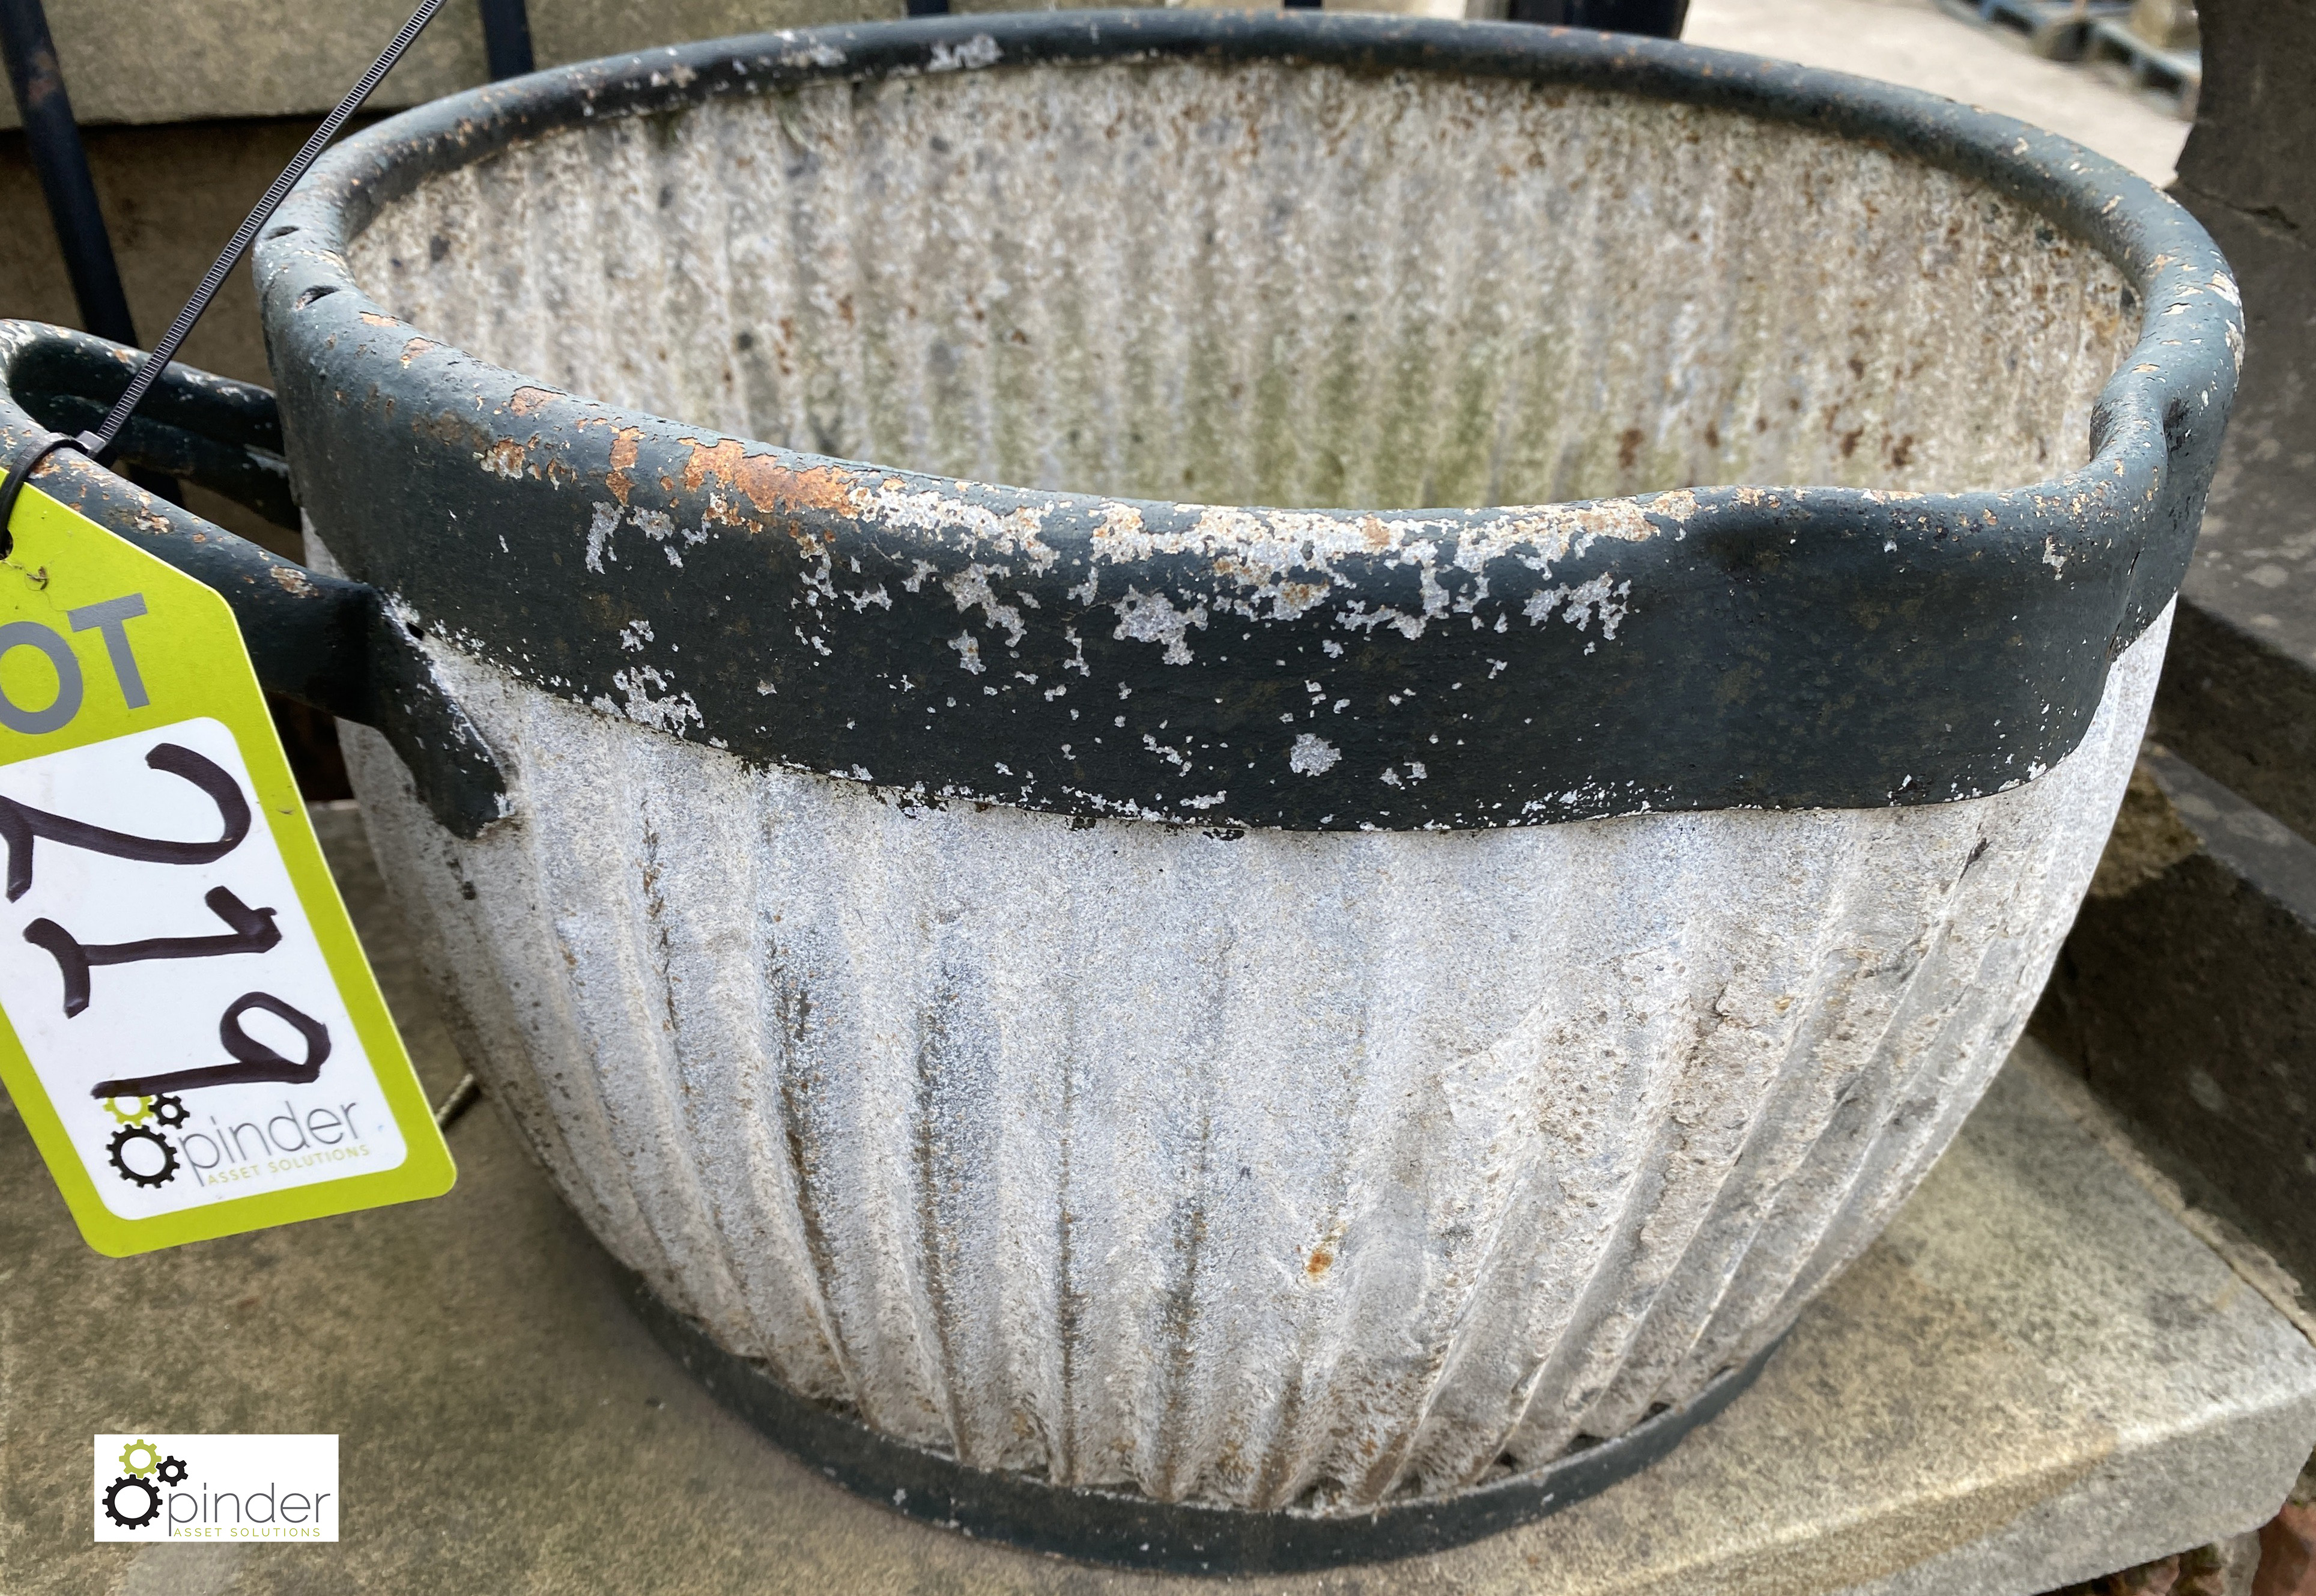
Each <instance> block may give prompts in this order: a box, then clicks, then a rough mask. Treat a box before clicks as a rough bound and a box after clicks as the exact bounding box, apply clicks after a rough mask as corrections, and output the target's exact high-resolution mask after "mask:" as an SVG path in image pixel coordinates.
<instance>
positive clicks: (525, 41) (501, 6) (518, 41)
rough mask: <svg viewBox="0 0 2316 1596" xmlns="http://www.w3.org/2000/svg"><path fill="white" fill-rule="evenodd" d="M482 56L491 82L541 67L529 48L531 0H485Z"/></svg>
mask: <svg viewBox="0 0 2316 1596" xmlns="http://www.w3.org/2000/svg"><path fill="white" fill-rule="evenodd" d="M482 10H483V59H484V60H485V63H486V64H487V65H488V66H489V67H490V74H491V81H492V82H493V83H496V82H498V81H499V79H501V78H503V77H522V76H527V75H528V74H530V73H532V72H535V71H537V70H538V69H539V61H538V58H536V57H535V56H533V55H532V54H531V49H530V4H528V0H482Z"/></svg>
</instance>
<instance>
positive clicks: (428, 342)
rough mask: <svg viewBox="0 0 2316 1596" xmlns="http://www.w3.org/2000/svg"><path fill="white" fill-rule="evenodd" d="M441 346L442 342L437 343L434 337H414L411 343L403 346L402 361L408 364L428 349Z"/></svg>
mask: <svg viewBox="0 0 2316 1596" xmlns="http://www.w3.org/2000/svg"><path fill="white" fill-rule="evenodd" d="M441 347H442V346H441V344H439V343H435V342H434V341H433V340H432V338H413V339H412V340H411V341H410V342H409V343H405V344H404V345H403V346H402V363H403V364H404V365H405V366H407V365H408V364H410V362H411V361H414V360H416V359H417V358H418V357H419V356H420V355H422V354H424V353H425V352H427V351H428V350H430V349H440V348H441Z"/></svg>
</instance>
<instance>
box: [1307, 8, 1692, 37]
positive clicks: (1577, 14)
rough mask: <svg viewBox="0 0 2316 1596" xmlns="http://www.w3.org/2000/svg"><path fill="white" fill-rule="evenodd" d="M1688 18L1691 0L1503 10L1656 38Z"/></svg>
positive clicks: (1518, 17)
mask: <svg viewBox="0 0 2316 1596" xmlns="http://www.w3.org/2000/svg"><path fill="white" fill-rule="evenodd" d="M1288 3H1289V4H1292V3H1293V0H1288ZM1504 20H1505V21H1507V22H1544V23H1547V24H1550V25H1552V26H1554V27H1563V28H1595V29H1598V30H1599V31H1602V32H1604V33H1645V34H1647V35H1649V36H1650V37H1651V38H1654V39H1678V38H1679V37H1680V29H1681V24H1682V23H1683V22H1686V21H1687V20H1688V0H1510V4H1509V5H1508V6H1507V7H1506V8H1505V13H1504Z"/></svg>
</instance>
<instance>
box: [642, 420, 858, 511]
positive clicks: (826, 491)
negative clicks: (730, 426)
mask: <svg viewBox="0 0 2316 1596" xmlns="http://www.w3.org/2000/svg"><path fill="white" fill-rule="evenodd" d="M683 442H684V443H685V444H686V445H688V446H689V447H690V450H691V459H690V460H689V461H687V462H686V463H685V465H684V468H683V486H684V487H685V488H686V489H687V490H688V491H690V492H692V493H697V492H699V488H700V486H701V485H702V484H704V483H707V482H709V481H715V482H719V483H722V484H724V485H725V486H729V487H735V488H738V489H739V490H740V492H741V493H742V494H744V495H746V496H747V500H748V502H749V503H750V504H753V505H754V506H755V507H756V508H757V509H758V510H760V511H764V512H767V513H770V512H773V511H787V512H794V511H797V510H824V511H827V512H828V513H831V514H834V515H850V514H851V513H852V512H853V504H852V495H853V489H854V486H855V483H856V477H855V474H854V473H853V472H851V471H848V470H846V469H844V468H842V467H841V466H815V467H812V468H810V469H808V470H803V471H798V470H795V469H792V468H789V467H788V466H784V465H782V464H781V463H780V460H779V456H777V455H771V454H753V455H752V454H749V453H748V452H747V451H746V446H745V445H744V444H743V443H742V442H741V441H739V440H738V439H736V438H726V439H725V440H724V441H722V442H721V443H717V444H716V445H714V446H712V447H711V446H709V445H708V444H705V443H702V442H700V441H699V440H698V439H696V438H686V439H684V440H683Z"/></svg>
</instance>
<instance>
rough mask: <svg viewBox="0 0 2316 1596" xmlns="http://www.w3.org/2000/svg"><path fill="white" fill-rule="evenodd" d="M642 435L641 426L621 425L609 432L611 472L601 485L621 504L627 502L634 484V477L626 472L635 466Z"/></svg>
mask: <svg viewBox="0 0 2316 1596" xmlns="http://www.w3.org/2000/svg"><path fill="white" fill-rule="evenodd" d="M643 437H644V430H643V428H641V427H621V428H620V429H619V431H618V432H614V433H613V434H611V474H610V476H608V477H604V478H603V486H606V487H608V488H610V490H611V496H612V497H613V498H615V499H617V500H619V503H620V504H626V503H627V502H628V490H629V489H631V488H633V487H634V486H635V485H636V479H635V478H634V477H630V476H628V472H629V471H631V470H633V469H634V468H635V464H636V450H637V448H638V447H639V446H640V445H641V444H642V442H643Z"/></svg>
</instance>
